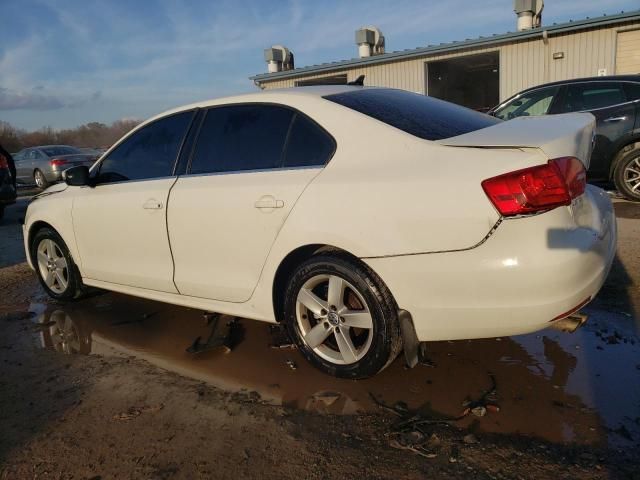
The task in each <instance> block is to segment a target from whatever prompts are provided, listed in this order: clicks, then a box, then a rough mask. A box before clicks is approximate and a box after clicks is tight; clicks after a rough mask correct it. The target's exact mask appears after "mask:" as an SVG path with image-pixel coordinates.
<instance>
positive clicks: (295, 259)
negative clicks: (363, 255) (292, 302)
mask: <svg viewBox="0 0 640 480" xmlns="http://www.w3.org/2000/svg"><path fill="white" fill-rule="evenodd" d="M323 252H336V253H341V254H343V255H348V256H350V257H353V258H354V259H357V257H356V256H355V255H353V254H352V253H350V252H348V251H346V250H344V249H342V248H339V247H335V246H333V245H326V244H322V243H312V244H308V245H303V246H300V247H298V248H296V249H294V250H292V251H291V252H289V253H288V254H287V255H286V256H285V257H284V258H283V259H282V260H281V261H280V264H279V265H278V268H277V269H276V273H275V275H274V277H273V286H272V301H273V312H274V314H275V319H276V322H278V323H280V322H282V319H283V313H284V312H283V307H284V291H285V288H286V284H287V281H288V280H289V278H290V277H291V274H292V273H293V272H294V270H295V268H296V267H297V266H298V265H300V264H301V263H302V262H304V261H305V260H308V259H309V258H311V257H313V256H314V255H318V254H319V253H323Z"/></svg>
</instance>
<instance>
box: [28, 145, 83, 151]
mask: <svg viewBox="0 0 640 480" xmlns="http://www.w3.org/2000/svg"><path fill="white" fill-rule="evenodd" d="M57 147H65V148H75V149H76V150H77V148H76V147H72V146H71V145H38V146H36V147H29V148H57Z"/></svg>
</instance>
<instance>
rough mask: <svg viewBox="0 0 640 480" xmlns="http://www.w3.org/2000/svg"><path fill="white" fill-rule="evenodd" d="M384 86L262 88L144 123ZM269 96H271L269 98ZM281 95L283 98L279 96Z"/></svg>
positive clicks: (170, 112)
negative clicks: (226, 107)
mask: <svg viewBox="0 0 640 480" xmlns="http://www.w3.org/2000/svg"><path fill="white" fill-rule="evenodd" d="M380 88H383V87H361V86H354V85H318V86H311V87H290V88H274V89H269V90H260V91H258V92H251V93H244V94H241V95H233V96H229V97H220V98H214V99H210V100H203V101H200V102H195V103H191V104H189V105H183V106H180V107H177V108H173V109H171V110H167V111H166V112H162V113H160V114H158V115H155V116H154V117H152V118H150V119H148V120H145V121H144V122H143V124H146V123H149V122H150V121H152V120H155V119H157V118H161V117H164V116H167V115H170V114H173V113H178V112H182V111H185V110H191V109H194V108H206V107H212V106H215V105H224V104H226V103H243V102H247V103H250V102H264V101H274V99H276V101H279V100H283V101H284V100H285V99H286V98H287V97H300V96H306V97H317V98H320V97H325V96H327V95H334V94H337V93H345V92H352V91H357V90H363V89H380ZM267 97H269V98H268V99H267ZM277 97H281V98H279V99H278V98H277Z"/></svg>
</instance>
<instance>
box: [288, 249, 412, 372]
mask: <svg viewBox="0 0 640 480" xmlns="http://www.w3.org/2000/svg"><path fill="white" fill-rule="evenodd" d="M284 298H285V301H284V317H285V322H286V325H287V329H288V331H289V335H290V336H291V338H292V339H294V340H295V342H296V344H297V345H298V348H299V349H300V351H301V352H302V354H303V355H304V356H305V357H306V358H307V360H309V362H311V363H312V364H313V365H315V366H316V367H317V368H319V369H320V370H322V371H323V372H325V373H328V374H330V375H335V376H337V377H343V378H366V377H370V376H372V375H375V374H376V373H378V372H379V371H381V370H383V369H384V368H385V367H386V366H387V365H389V364H390V363H391V362H392V361H393V360H394V359H395V358H396V356H397V355H398V353H400V351H401V350H402V338H401V335H400V326H399V322H398V307H397V305H396V302H395V300H394V299H393V297H392V295H391V292H389V290H388V288H387V287H386V286H385V285H384V283H383V282H382V280H381V279H380V278H379V277H378V276H377V275H376V274H375V272H373V271H372V270H371V269H370V268H368V267H367V266H366V265H364V264H363V263H361V262H360V261H358V260H357V259H355V258H352V257H350V256H348V255H346V254H342V253H334V252H330V253H322V254H319V255H316V256H313V257H311V258H310V259H308V260H307V261H305V262H303V263H302V264H301V265H299V266H298V268H297V269H296V270H295V272H294V273H293V275H292V276H291V278H290V279H289V282H288V285H287V289H286V293H285V297H284Z"/></svg>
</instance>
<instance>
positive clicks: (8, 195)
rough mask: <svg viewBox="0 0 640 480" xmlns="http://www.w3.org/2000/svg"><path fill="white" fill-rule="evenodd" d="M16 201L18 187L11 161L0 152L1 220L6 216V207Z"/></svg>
mask: <svg viewBox="0 0 640 480" xmlns="http://www.w3.org/2000/svg"><path fill="white" fill-rule="evenodd" d="M15 202H16V189H15V186H14V184H13V177H12V176H11V170H10V168H9V162H8V161H7V159H6V158H5V157H4V155H2V154H0V220H1V219H2V217H4V209H5V207H6V206H7V205H11V204H12V203H15Z"/></svg>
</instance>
